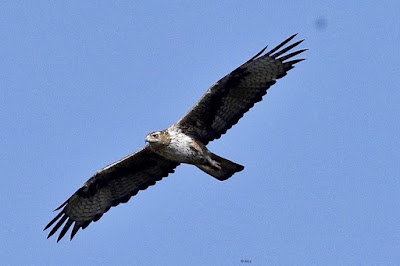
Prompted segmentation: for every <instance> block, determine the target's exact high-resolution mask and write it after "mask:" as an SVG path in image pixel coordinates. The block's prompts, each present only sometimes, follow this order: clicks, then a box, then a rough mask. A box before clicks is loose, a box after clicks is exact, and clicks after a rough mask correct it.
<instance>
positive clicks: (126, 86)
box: [0, 1, 400, 265]
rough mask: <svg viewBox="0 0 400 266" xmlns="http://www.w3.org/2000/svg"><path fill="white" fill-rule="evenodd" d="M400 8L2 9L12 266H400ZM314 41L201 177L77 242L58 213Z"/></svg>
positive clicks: (178, 183) (57, 5) (2, 210)
mask: <svg viewBox="0 0 400 266" xmlns="http://www.w3.org/2000/svg"><path fill="white" fill-rule="evenodd" d="M399 14H400V4H399V3H398V1H380V2H372V1H364V2H361V1H329V2H325V1H319V2H315V1H308V2H305V1H284V2H279V3H278V2H271V1H240V2H239V1H218V2H217V1H192V2H189V1H163V2H161V1H146V2H144V1H142V2H140V3H139V1H130V3H127V1H118V2H116V1H107V3H106V1H72V2H71V1H69V2H68V3H66V2H62V1H7V2H5V1H2V3H1V4H0V62H1V63H0V123H1V126H0V145H1V146H0V164H1V165H0V166H1V167H0V176H1V186H0V206H1V207H0V215H1V227H0V239H1V241H0V242H1V244H0V245H1V246H0V264H52V265H60V264H61V265H63V264H87V265H90V264H112V263H114V264H117V263H118V264H140V265H163V264H164V265H168V264H174V265H190V264H203V265H212V264H220V265H235V264H236V265H238V264H241V260H251V262H252V264H253V265H261V264H276V263H282V264H294V263H296V264H370V263H371V264H374V263H400V204H399V202H400V179H399V178H400V149H399V148H400V121H399V117H400V116H399V114H400V104H399V103H400V92H399V91H400V85H399V84H400V63H399V62H400V48H399V43H400V20H399ZM296 32H298V33H299V35H298V39H303V38H304V39H306V41H305V42H304V43H303V44H302V46H301V47H302V48H309V49H310V50H309V51H308V52H307V53H306V54H305V55H304V56H305V57H307V59H308V60H307V61H305V62H302V63H300V64H298V65H297V67H296V68H295V69H294V70H292V71H290V73H289V74H288V75H287V76H286V77H285V78H284V79H282V80H280V81H279V82H277V84H276V85H274V86H273V87H272V88H271V90H270V91H269V94H268V95H267V96H266V97H264V101H262V102H261V103H259V104H257V105H256V106H255V107H254V108H253V109H252V110H251V111H250V112H249V113H248V114H247V115H245V117H244V118H243V119H242V120H241V121H240V123H239V124H238V125H236V126H235V127H234V128H233V129H232V130H230V131H229V132H228V134H227V135H225V136H224V137H223V138H221V139H220V140H218V141H216V142H213V143H211V144H210V145H209V147H210V149H211V150H213V151H214V152H215V153H217V154H220V155H223V156H225V157H227V158H229V159H231V160H233V161H236V162H239V163H241V164H243V165H245V167H246V168H245V171H243V172H241V173H239V174H237V175H235V176H234V177H232V178H231V179H229V180H227V181H226V182H218V181H216V180H214V179H213V178H211V177H209V176H207V175H205V174H204V173H202V172H201V171H199V170H198V169H197V168H195V167H192V166H181V167H179V168H178V169H177V171H176V173H175V174H174V175H171V176H169V177H168V178H166V179H164V180H163V181H161V182H159V183H158V184H157V185H156V186H153V187H151V188H149V189H148V190H146V191H142V192H140V193H139V194H138V195H137V196H135V197H134V198H132V199H131V200H130V201H129V203H128V204H123V205H120V206H118V207H117V208H112V209H111V210H110V211H109V212H108V213H107V214H106V215H104V216H103V217H102V219H101V220H100V221H99V222H96V223H93V224H91V225H90V226H89V227H88V228H87V229H85V230H83V231H80V232H79V233H78V234H77V236H76V237H75V239H74V240H73V241H72V242H70V241H69V240H68V238H69V235H68V237H67V238H65V239H63V240H62V241H61V242H60V243H58V244H57V243H56V238H54V237H52V238H50V239H49V240H47V239H46V236H47V233H46V232H43V231H42V230H43V227H44V226H45V225H46V224H47V222H49V221H50V220H51V219H52V218H53V217H54V215H55V213H53V212H52V210H53V209H54V208H56V207H57V206H58V205H59V204H61V203H62V202H64V201H65V200H66V199H67V198H68V197H69V196H70V195H71V194H72V193H73V192H75V190H76V189H77V188H79V187H80V186H81V185H82V184H83V183H84V182H85V181H86V180H87V179H88V178H90V176H91V175H92V174H94V173H95V172H96V171H97V170H99V169H100V168H102V167H103V166H105V165H107V164H109V163H112V162H114V161H116V160H118V159H120V158H122V157H124V156H125V155H128V154H130V153H132V152H134V151H136V150H138V149H140V148H141V147H142V146H143V145H144V137H145V135H146V134H147V133H148V132H150V131H154V130H161V129H164V128H166V127H168V126H169V125H170V124H172V123H174V122H175V121H176V120H177V119H179V118H180V117H181V116H182V115H184V114H185V113H186V111H187V110H188V109H189V108H190V107H191V106H192V105H193V104H194V103H195V102H196V101H197V100H198V99H199V98H200V97H201V95H202V94H203V93H204V92H205V90H206V89H207V88H208V87H209V86H210V85H211V84H213V83H214V82H215V81H217V80H218V79H219V78H221V77H222V76H224V75H225V74H227V73H229V72H230V71H232V70H233V69H234V68H236V67H237V66H239V65H240V64H241V63H243V62H244V61H246V60H247V59H249V58H250V57H252V56H253V55H254V54H255V53H257V52H258V51H259V50H260V49H261V48H263V47H264V46H265V45H266V44H269V45H270V47H271V46H274V45H276V44H278V43H279V42H281V41H282V40H284V39H285V38H286V37H288V36H290V35H291V34H293V33H296Z"/></svg>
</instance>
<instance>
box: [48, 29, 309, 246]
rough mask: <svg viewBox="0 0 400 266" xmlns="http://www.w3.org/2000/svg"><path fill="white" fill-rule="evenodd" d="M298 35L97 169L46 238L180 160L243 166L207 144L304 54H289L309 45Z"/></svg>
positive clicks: (227, 173) (79, 224) (221, 172)
mask: <svg viewBox="0 0 400 266" xmlns="http://www.w3.org/2000/svg"><path fill="white" fill-rule="evenodd" d="M296 35H297V34H294V35H292V36H291V37H289V38H287V39H286V40H284V41H283V42H282V43H280V44H279V45H277V46H276V47H275V48H273V49H271V50H270V51H268V52H266V53H264V51H265V50H266V49H267V47H265V48H264V49H262V50H261V51H260V52H259V53H257V54H256V55H255V56H253V57H252V58H251V59H250V60H248V61H247V62H245V63H244V64H243V65H241V66H239V67H238V68H236V69H235V70H234V71H232V72H231V73H230V74H228V75H226V76H225V77H223V78H222V79H220V80H219V81H218V82H216V83H215V84H214V85H212V86H211V87H210V88H209V89H208V90H207V92H206V93H205V94H204V95H203V97H202V98H201V99H200V100H199V101H198V102H197V103H196V104H195V105H194V106H193V107H192V109H190V110H189V112H188V113H187V114H186V115H185V116H183V118H181V119H180V120H179V121H178V122H176V123H175V124H173V125H172V126H170V127H169V128H167V129H166V130H163V131H155V132H152V133H149V134H148V135H147V136H146V138H145V141H146V142H147V145H146V146H145V147H144V148H142V149H141V150H139V151H137V152H135V153H133V154H131V155H129V156H127V157H125V158H123V159H121V160H119V161H117V162H115V163H113V164H110V165H108V166H106V167H104V168H103V169H101V170H100V171H98V172H97V173H95V174H94V175H93V176H92V177H91V178H90V179H89V180H88V181H87V182H86V183H84V184H83V186H82V187H80V188H79V189H78V190H77V191H76V192H75V193H74V194H73V195H72V196H71V197H70V198H69V199H67V200H66V201H65V202H64V203H63V204H61V206H60V207H58V208H57V209H56V210H55V211H60V210H61V211H60V212H59V213H58V215H57V216H56V217H55V218H54V219H53V220H51V221H50V222H49V223H48V224H47V226H46V227H45V228H44V230H46V229H48V228H50V227H51V226H52V225H53V224H55V225H54V227H53V228H52V229H51V231H50V233H49V234H48V237H47V238H49V237H50V236H52V235H53V234H54V233H55V232H56V231H57V230H58V229H59V228H60V227H61V226H62V225H63V224H64V223H65V225H64V227H63V228H62V230H61V232H60V234H59V236H58V239H57V242H58V241H60V239H61V238H62V237H63V236H64V235H65V234H66V233H67V231H68V230H69V228H70V227H71V226H72V225H73V228H72V231H71V236H70V239H71V240H72V238H73V237H74V236H75V234H76V233H77V232H78V230H79V229H80V228H82V229H85V228H86V227H87V226H88V225H89V224H90V223H91V222H96V221H98V220H99V219H100V218H101V217H102V216H103V214H104V213H106V212H107V211H108V210H109V209H110V208H111V207H114V206H117V205H118V204H120V203H126V202H127V201H128V200H129V199H130V198H131V197H132V196H134V195H136V194H137V193H138V192H139V191H140V190H145V189H146V188H148V187H149V186H152V185H154V184H155V183H156V182H157V181H159V180H161V179H162V178H163V177H166V176H168V175H169V174H171V173H173V172H174V169H175V168H176V167H177V166H178V165H180V164H181V163H185V164H191V165H195V166H196V167H198V168H199V169H201V170H202V171H204V172H206V173H207V174H209V175H211V176H212V177H214V178H215V179H217V180H220V181H223V180H226V179H228V178H229V177H231V176H232V175H233V174H235V173H237V172H240V171H242V170H243V169H244V166H242V165H240V164H237V163H234V162H232V161H230V160H228V159H225V158H223V157H220V156H218V155H216V154H214V153H212V152H211V151H210V150H208V149H207V144H208V143H209V142H210V141H213V140H215V139H218V138H220V137H221V135H223V134H225V133H226V132H227V130H228V129H230V128H231V127H232V126H233V125H235V124H236V123H237V122H238V121H239V119H240V118H241V117H242V116H243V115H244V114H245V113H246V112H247V111H248V110H249V109H250V108H252V107H253V106H254V104H255V103H257V102H259V101H261V100H262V97H263V96H264V95H265V94H266V93H267V90H268V89H269V87H271V86H272V85H273V84H275V82H276V80H277V79H280V78H282V77H283V76H285V75H286V74H287V72H288V71H289V70H290V69H292V68H293V67H294V65H295V64H296V63H298V62H300V61H303V60H304V59H293V57H294V56H296V55H298V54H300V53H302V52H304V51H306V50H307V49H302V50H297V51H293V50H292V49H293V48H295V47H296V46H298V45H299V44H300V43H301V42H303V40H300V41H297V42H294V43H292V44H290V45H289V44H288V43H289V42H291V41H292V39H293V38H295V36H296ZM289 51H290V53H288V52H289ZM263 53H264V54H263ZM289 59H291V60H289Z"/></svg>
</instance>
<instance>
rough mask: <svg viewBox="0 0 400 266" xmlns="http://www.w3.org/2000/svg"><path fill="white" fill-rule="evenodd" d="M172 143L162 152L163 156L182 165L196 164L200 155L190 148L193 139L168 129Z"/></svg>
mask: <svg viewBox="0 0 400 266" xmlns="http://www.w3.org/2000/svg"><path fill="white" fill-rule="evenodd" d="M168 133H169V135H170V137H171V142H170V143H169V145H168V146H167V147H165V148H164V149H162V150H161V151H160V153H161V155H162V156H164V157H166V158H168V159H170V160H174V161H179V162H182V163H195V161H196V158H197V159H198V157H199V154H198V152H196V151H195V150H193V149H191V148H190V144H191V143H192V141H193V139H192V138H191V137H189V136H187V135H185V134H183V133H181V132H177V131H174V130H170V129H168Z"/></svg>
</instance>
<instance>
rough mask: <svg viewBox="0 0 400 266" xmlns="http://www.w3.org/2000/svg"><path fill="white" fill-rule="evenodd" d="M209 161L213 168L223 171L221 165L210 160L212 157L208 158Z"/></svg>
mask: <svg viewBox="0 0 400 266" xmlns="http://www.w3.org/2000/svg"><path fill="white" fill-rule="evenodd" d="M207 161H208V163H209V164H210V165H211V167H213V168H215V169H218V170H221V164H220V163H219V162H217V161H214V160H213V159H211V158H210V156H207Z"/></svg>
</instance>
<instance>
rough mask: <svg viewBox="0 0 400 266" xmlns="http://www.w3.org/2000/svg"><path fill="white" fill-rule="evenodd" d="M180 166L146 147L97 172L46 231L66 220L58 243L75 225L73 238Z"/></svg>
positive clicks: (74, 195) (69, 201) (55, 227)
mask: <svg viewBox="0 0 400 266" xmlns="http://www.w3.org/2000/svg"><path fill="white" fill-rule="evenodd" d="M178 165H179V163H177V162H173V161H169V160H167V159H165V158H163V157H161V156H159V155H157V154H155V153H153V152H152V151H151V150H150V149H149V148H148V147H145V148H143V149H142V150H140V151H138V152H136V153H134V154H132V155H129V156H127V157H125V158H124V159H122V160H120V161H118V162H116V163H113V164H111V165H109V166H107V167H105V168H103V169H102V170H100V171H99V172H97V173H96V174H95V175H94V176H93V177H92V178H90V179H89V180H88V181H87V182H86V183H85V184H84V185H83V186H82V187H81V188H80V189H78V191H76V192H75V193H74V194H73V195H72V196H71V197H70V198H69V199H68V200H67V201H66V202H64V203H63V204H62V205H61V206H60V207H58V208H57V209H56V210H60V209H61V208H63V209H62V210H61V212H60V213H59V214H58V215H57V216H56V217H55V218H54V219H53V220H51V222H50V223H49V224H48V225H47V226H46V227H45V229H44V230H46V229H47V228H49V227H50V226H52V225H53V224H54V223H55V222H56V221H58V222H57V224H56V225H55V226H54V227H53V228H52V230H51V231H50V233H49V236H48V237H50V236H52V235H53V234H54V233H55V232H56V231H57V230H58V229H59V228H60V227H61V226H62V225H63V224H64V222H65V221H67V222H66V224H65V225H64V227H63V229H62V230H61V233H60V235H59V237H58V239H57V242H58V241H59V240H60V239H61V238H62V237H63V236H64V235H65V233H66V232H67V231H68V229H69V228H70V227H71V225H72V224H74V227H73V229H72V232H71V239H72V238H73V237H74V235H75V234H76V233H77V232H78V230H79V229H80V228H82V229H85V228H86V227H87V226H88V225H89V224H90V223H91V222H92V221H97V220H99V219H100V217H101V216H102V215H103V214H104V213H105V212H107V211H108V210H109V209H110V207H113V206H117V205H118V204H120V203H125V202H127V201H128V200H129V199H130V197H132V196H134V195H136V194H137V193H138V192H139V190H144V189H146V188H147V187H148V186H151V185H154V184H155V183H156V181H158V180H161V179H162V178H163V177H166V176H167V175H168V174H169V173H173V172H174V169H175V168H176V167H177V166H178Z"/></svg>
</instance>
